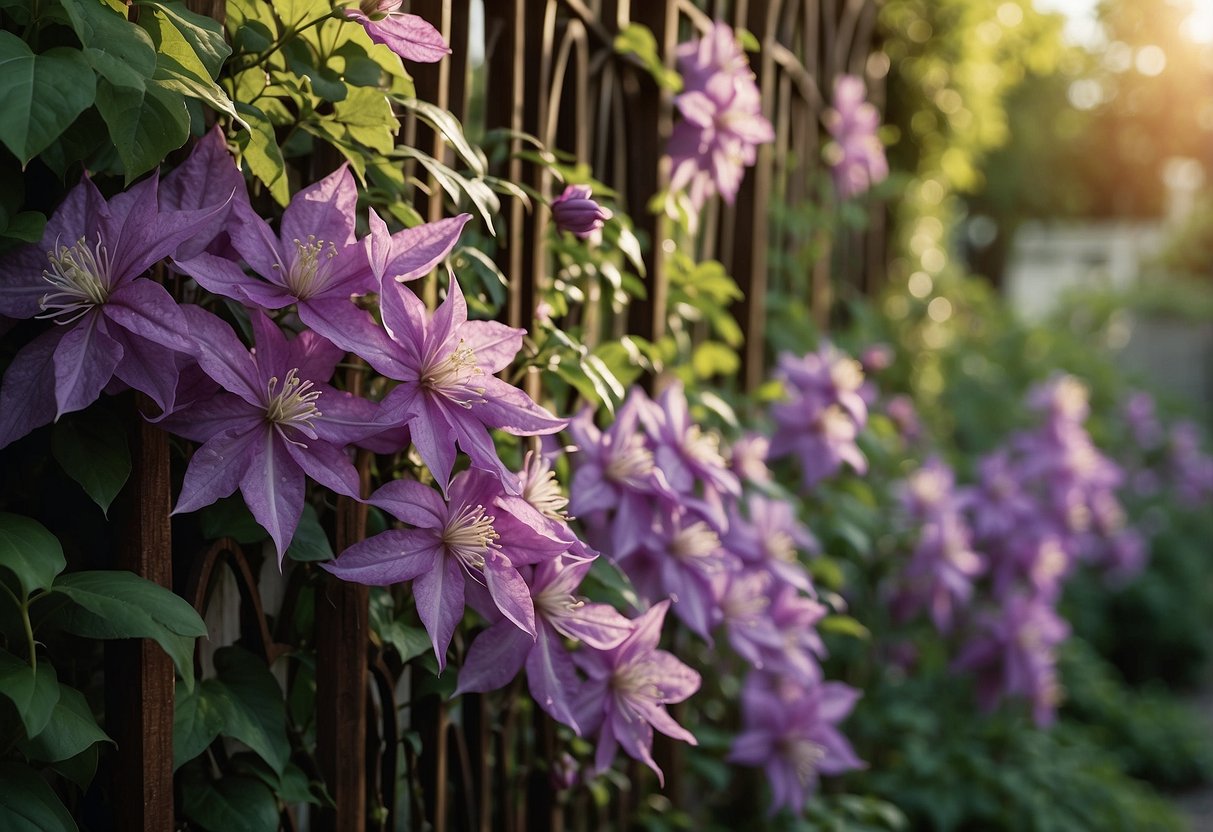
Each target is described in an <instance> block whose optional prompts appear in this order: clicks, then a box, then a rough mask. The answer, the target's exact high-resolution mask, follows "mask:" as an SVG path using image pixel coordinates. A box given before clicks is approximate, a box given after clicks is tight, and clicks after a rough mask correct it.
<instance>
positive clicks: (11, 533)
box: [0, 512, 67, 597]
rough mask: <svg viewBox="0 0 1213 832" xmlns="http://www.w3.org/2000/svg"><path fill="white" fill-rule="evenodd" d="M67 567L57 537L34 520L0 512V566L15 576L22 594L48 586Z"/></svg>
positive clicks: (26, 595)
mask: <svg viewBox="0 0 1213 832" xmlns="http://www.w3.org/2000/svg"><path fill="white" fill-rule="evenodd" d="M66 567H67V561H66V560H65V559H64V557H63V547H61V546H60V545H59V540H58V538H56V537H55V536H54V535H53V534H51V533H50V532H48V531H47V530H46V527H45V526H43V525H42V524H41V523H39V522H38V521H37V520H31V519H30V518H28V517H22V516H21V515H19V514H9V513H7V512H0V568H3V569H7V570H8V571H9V572H11V573H12V574H13V576H14V577H15V578H16V579H17V583H18V584H19V585H20V587H21V593H22V595H24V596H25V597H29V595H30V594H32V593H33V592H35V591H37V590H39V589H42V590H46V589H50V588H51V584H52V583H54V580H55V576H56V575H58V574H59V573H60V572H62V571H63V570H64V569H65V568H66Z"/></svg>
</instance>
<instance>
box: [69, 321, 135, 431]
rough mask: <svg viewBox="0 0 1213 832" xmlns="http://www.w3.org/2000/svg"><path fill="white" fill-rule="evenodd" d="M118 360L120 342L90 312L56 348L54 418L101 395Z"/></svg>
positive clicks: (84, 405)
mask: <svg viewBox="0 0 1213 832" xmlns="http://www.w3.org/2000/svg"><path fill="white" fill-rule="evenodd" d="M121 360H122V345H121V344H119V343H118V342H117V341H115V340H114V339H113V338H111V337H110V336H109V333H107V332H106V331H105V319H104V318H103V317H102V316H101V313H100V312H99V311H97V310H93V311H90V312H89V313H88V314H86V315H85V316H84V317H83V318H81V319H80V321H79V322H78V323H76V324H75V325H74V326H72V327H71V329H70V330H68V332H67V334H66V335H64V336H63V339H62V340H61V341H59V345H58V347H56V348H55V403H56V412H55V418H56V419H58V418H59V417H60V416H62V415H63V414H64V413H71V412H72V411H74V410H83V409H84V408H86V407H88V406H89V405H90V404H92V403H93V402H95V401H97V399H99V398H101V391H102V389H104V387H105V385H107V384H109V382H110V379H112V378H113V377H114V368H115V367H117V366H118V362H119V361H121Z"/></svg>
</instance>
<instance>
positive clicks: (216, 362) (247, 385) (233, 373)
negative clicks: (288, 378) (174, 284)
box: [181, 306, 263, 408]
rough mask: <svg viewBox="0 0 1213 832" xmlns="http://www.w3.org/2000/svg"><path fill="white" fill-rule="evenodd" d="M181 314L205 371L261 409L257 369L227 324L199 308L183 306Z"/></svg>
mask: <svg viewBox="0 0 1213 832" xmlns="http://www.w3.org/2000/svg"><path fill="white" fill-rule="evenodd" d="M181 312H182V315H183V316H184V318H185V321H186V325H187V327H188V331H189V336H190V340H191V341H193V343H194V348H193V350H192V353H193V355H194V357H195V358H196V359H197V360H198V364H199V365H200V366H201V367H202V370H203V372H205V373H206V374H207V375H208V376H210V377H211V378H213V379H214V380H215V381H217V382H218V383H219V385H220V386H222V387H223V389H224V390H226V391H228V392H229V393H233V394H235V395H237V396H239V397H240V398H242V399H244V400H245V401H246V402H248V403H249V404H251V405H253V406H254V407H259V408H260V407H262V406H263V402H262V400H261V382H260V379H259V378H258V377H257V367H256V365H255V364H254V363H253V358H252V356H251V355H250V354H249V351H248V350H247V349H246V348H245V346H244V344H242V343H240V339H239V338H237V337H236V333H235V332H234V331H233V330H232V328H231V327H230V326H228V325H227V322H226V321H224V320H223V319H222V318H219V317H217V316H215V315H212V314H211V313H210V312H207V311H206V310H205V309H203V308H202V307H200V306H183V307H181Z"/></svg>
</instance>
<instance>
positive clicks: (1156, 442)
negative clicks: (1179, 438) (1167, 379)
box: [1121, 390, 1166, 451]
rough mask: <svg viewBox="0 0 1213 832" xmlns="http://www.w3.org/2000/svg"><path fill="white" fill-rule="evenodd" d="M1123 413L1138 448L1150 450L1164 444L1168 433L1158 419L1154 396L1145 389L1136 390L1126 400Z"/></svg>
mask: <svg viewBox="0 0 1213 832" xmlns="http://www.w3.org/2000/svg"><path fill="white" fill-rule="evenodd" d="M1121 413H1122V415H1123V416H1124V420H1125V425H1126V426H1128V428H1129V435H1130V436H1131V437H1132V438H1133V443H1134V444H1135V445H1137V449H1138V450H1140V451H1149V450H1153V449H1154V448H1157V447H1158V446H1160V445H1162V443H1163V441H1164V440H1165V439H1166V435H1165V433H1164V432H1163V429H1162V423H1161V422H1159V421H1158V410H1157V408H1156V407H1155V404H1154V397H1153V396H1151V395H1150V394H1149V393H1146V392H1145V391H1143V390H1137V391H1134V392H1133V393H1132V394H1131V395H1130V396H1129V397H1128V399H1126V400H1125V403H1124V405H1123V406H1122V408H1121Z"/></svg>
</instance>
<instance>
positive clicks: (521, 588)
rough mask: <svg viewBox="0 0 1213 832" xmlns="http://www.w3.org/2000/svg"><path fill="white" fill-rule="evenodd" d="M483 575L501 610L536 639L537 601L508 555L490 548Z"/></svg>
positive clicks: (494, 600) (494, 601)
mask: <svg viewBox="0 0 1213 832" xmlns="http://www.w3.org/2000/svg"><path fill="white" fill-rule="evenodd" d="M484 579H485V584H487V586H488V590H489V594H490V595H492V596H493V603H494V604H496V605H497V609H499V610H501V614H502V615H504V616H505V617H506V618H508V619H509V620H510V621H512V622H514V625H515V626H516V627H518V628H519V629H521V630H523V631H524V632H526V633H527V634H528V635H530V637H531V639H532V640H534V638H535V605H534V603H533V602H532V601H531V588H530V587H529V586H527V585H526V581H524V580H523V579H522V576H521V575H519V574H518V570H517V569H515V568H514V567H513V566H512V565H510V561H509V558H507V557H506V556H505V555H502V554H501V553H499V552H492V551H490V552H489V553H488V554H487V555H486V556H485V561H484Z"/></svg>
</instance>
